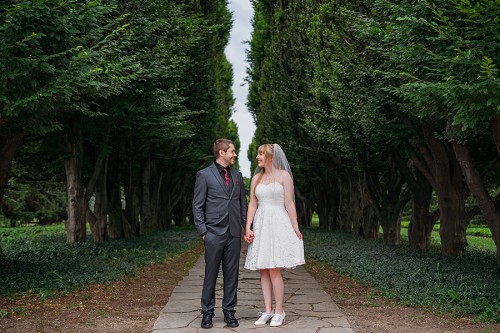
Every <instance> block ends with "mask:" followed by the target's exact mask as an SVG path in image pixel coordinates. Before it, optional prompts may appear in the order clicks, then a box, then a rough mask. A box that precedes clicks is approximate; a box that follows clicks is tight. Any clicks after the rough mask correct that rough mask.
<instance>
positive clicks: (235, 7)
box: [225, 0, 255, 178]
mask: <svg viewBox="0 0 500 333" xmlns="http://www.w3.org/2000/svg"><path fill="white" fill-rule="evenodd" d="M228 7H229V10H230V11H231V12H232V13H233V28H232V30H231V37H230V39H229V44H228V45H227V47H226V50H225V53H226V57H227V59H228V61H229V62H230V63H231V64H232V65H233V73H234V77H233V95H234V98H235V100H236V101H235V103H234V109H235V112H234V114H233V116H232V119H233V120H234V121H235V122H236V124H237V125H238V133H239V135H240V142H241V149H240V154H239V156H238V161H239V163H240V171H241V172H242V173H243V176H244V177H248V178H250V161H249V160H248V158H247V151H248V145H249V144H250V143H251V142H252V137H253V133H254V131H255V124H254V122H253V118H252V115H251V114H250V112H248V109H247V106H246V103H247V97H248V85H246V82H245V81H244V79H245V76H246V69H247V67H248V63H247V62H246V53H245V50H246V49H247V48H248V47H249V46H248V44H244V42H245V41H249V40H250V37H251V33H252V22H251V20H252V17H253V8H252V4H251V3H250V0H230V1H228Z"/></svg>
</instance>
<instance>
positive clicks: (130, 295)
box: [0, 247, 500, 333]
mask: <svg viewBox="0 0 500 333" xmlns="http://www.w3.org/2000/svg"><path fill="white" fill-rule="evenodd" d="M202 251H203V249H202V248H201V247H198V248H196V249H194V250H191V251H189V252H188V253H187V254H186V255H183V256H182V257H181V256H179V257H176V258H173V259H171V260H169V261H167V262H164V263H161V264H155V265H151V266H148V267H145V268H143V269H141V270H140V272H139V273H138V274H137V276H134V277H129V278H125V279H123V280H122V281H118V282H114V283H111V284H109V285H92V286H89V287H87V288H85V289H83V290H81V291H76V292H73V293H70V294H68V295H64V296H61V297H57V298H52V299H49V300H44V301H40V300H37V299H36V298H35V297H25V298H18V299H5V298H0V310H2V311H5V309H7V308H14V309H15V312H13V313H12V314H11V315H10V316H9V317H7V318H2V319H0V333H14V332H16V333H17V332H19V333H21V332H22V333H31V332H44V333H45V332H47V333H48V332H50V333H57V332H61V333H77V332H79V333H87V332H93V333H115V332H116V333H124V332H126V333H144V332H148V333H150V332H151V331H152V328H153V325H154V322H155V320H156V319H157V318H158V315H159V312H160V311H161V309H162V308H163V307H164V306H165V304H166V303H167V300H168V298H169V296H170V294H171V293H172V290H173V289H174V287H175V286H176V285H177V282H178V281H179V280H180V279H181V278H182V277H183V276H184V275H186V274H187V272H188V270H189V268H190V267H191V266H192V265H193V264H194V262H195V261H196V260H197V259H198V257H199V256H200V255H201V254H202ZM307 269H308V270H309V272H311V274H313V276H314V277H315V278H316V279H317V280H318V282H319V283H320V284H321V285H322V286H323V288H325V290H326V291H327V292H328V293H329V294H330V295H331V296H332V298H333V300H334V301H335V302H336V303H337V304H338V306H339V307H340V309H341V311H342V312H343V313H344V314H346V315H347V317H348V319H349V322H350V323H351V326H352V328H353V329H354V330H355V331H356V332H357V333H417V332H418V333H421V332H426V333H438V332H439V333H451V332H456V333H459V332H460V333H462V332H470V333H493V332H500V325H485V324H476V325H474V324H472V323H471V319H470V318H469V319H464V318H451V317H448V316H442V315H435V314H433V313H431V312H429V311H427V310H425V309H419V308H412V307H406V306H403V305H400V304H398V303H397V302H396V301H394V300H387V299H384V298H381V297H377V296H374V294H375V293H374V292H373V291H372V290H370V288H367V287H364V286H361V285H360V284H359V283H357V282H355V281H353V280H352V279H349V278H346V277H344V276H341V275H339V274H336V273H335V271H333V270H332V269H331V268H329V267H327V266H325V265H322V264H320V263H317V262H315V261H313V260H309V261H308V264H307Z"/></svg>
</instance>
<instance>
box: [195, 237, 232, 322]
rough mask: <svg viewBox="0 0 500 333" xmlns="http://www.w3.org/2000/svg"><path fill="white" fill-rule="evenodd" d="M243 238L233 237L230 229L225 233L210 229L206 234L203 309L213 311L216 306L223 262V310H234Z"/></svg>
mask: <svg viewBox="0 0 500 333" xmlns="http://www.w3.org/2000/svg"><path fill="white" fill-rule="evenodd" d="M240 251H241V238H239V237H233V236H232V235H231V233H230V232H229V229H228V230H227V232H226V233H224V234H223V235H220V236H219V235H216V234H214V233H211V232H210V231H208V232H207V233H206V234H205V279H204V281H203V291H202V293H201V311H202V312H203V313H205V312H213V311H214V308H215V285H216V282H217V276H218V275H219V268H220V265H221V263H222V274H223V276H224V285H223V286H224V296H223V298H222V311H224V312H227V311H229V312H234V307H235V306H236V302H237V296H236V292H237V289H238V273H239V262H240Z"/></svg>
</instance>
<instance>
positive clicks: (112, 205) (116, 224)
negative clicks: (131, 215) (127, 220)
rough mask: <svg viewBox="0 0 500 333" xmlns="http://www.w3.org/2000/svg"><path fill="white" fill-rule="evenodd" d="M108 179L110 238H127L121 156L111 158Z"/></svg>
mask: <svg viewBox="0 0 500 333" xmlns="http://www.w3.org/2000/svg"><path fill="white" fill-rule="evenodd" d="M108 170H109V171H108V177H107V180H106V181H107V187H108V202H109V207H108V208H109V221H108V234H107V236H108V238H109V239H118V238H124V237H125V229H124V219H123V211H122V195H121V181H120V174H119V171H118V170H119V156H118V153H114V154H112V155H111V157H110V161H109V168H108Z"/></svg>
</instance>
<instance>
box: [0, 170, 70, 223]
mask: <svg viewBox="0 0 500 333" xmlns="http://www.w3.org/2000/svg"><path fill="white" fill-rule="evenodd" d="M1 213H3V215H4V216H5V218H6V219H7V220H8V224H9V225H11V226H15V225H19V224H25V223H40V224H47V223H52V222H59V221H61V220H63V219H65V217H66V189H65V187H64V185H63V184H61V183H60V182H54V181H52V182H50V181H39V182H34V181H31V182H27V181H22V180H18V179H11V181H10V182H9V188H8V189H7V191H6V193H5V198H4V203H3V207H2V212H1ZM0 226H2V223H1V222H0Z"/></svg>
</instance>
